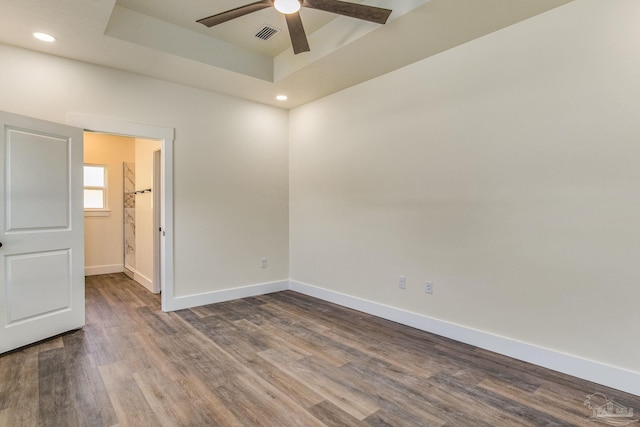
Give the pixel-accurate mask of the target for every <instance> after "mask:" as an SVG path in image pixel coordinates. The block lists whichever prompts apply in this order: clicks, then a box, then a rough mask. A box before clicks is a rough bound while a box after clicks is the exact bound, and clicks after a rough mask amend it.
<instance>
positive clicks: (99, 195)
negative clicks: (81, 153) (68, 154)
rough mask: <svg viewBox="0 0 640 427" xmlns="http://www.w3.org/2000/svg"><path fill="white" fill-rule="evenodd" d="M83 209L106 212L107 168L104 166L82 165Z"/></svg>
mask: <svg viewBox="0 0 640 427" xmlns="http://www.w3.org/2000/svg"><path fill="white" fill-rule="evenodd" d="M84 209H85V211H103V212H108V210H107V167H106V166H104V165H84Z"/></svg>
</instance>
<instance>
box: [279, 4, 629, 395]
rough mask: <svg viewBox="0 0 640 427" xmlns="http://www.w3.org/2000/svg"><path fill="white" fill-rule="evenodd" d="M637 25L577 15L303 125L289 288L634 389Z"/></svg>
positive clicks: (322, 110) (508, 32) (308, 116)
mask: <svg viewBox="0 0 640 427" xmlns="http://www.w3.org/2000/svg"><path fill="white" fill-rule="evenodd" d="M639 22H640V2H638V1H637V0H611V1H602V0H577V1H575V2H572V3H570V4H568V5H566V6H563V7H560V8H558V9H555V10H553V11H550V12H548V13H546V14H543V15H540V16H537V17H535V18H533V19H530V20H528V21H525V22H523V23H521V24H518V25H515V26H512V27H509V28H506V29H504V30H501V31H498V32H496V33H493V34H491V35H488V36H486V37H484V38H482V39H479V40H476V41H474V42H471V43H468V44H466V45H463V46H460V47H458V48H455V49H453V50H450V51H447V52H444V53H442V54H440V55H437V56H435V57H432V58H430V59H427V60H424V61H421V62H419V63H416V64H414V65H412V66H409V67H406V68H404V69H401V70H399V71H396V72H393V73H391V74H388V75H386V76H382V77H380V78H377V79H375V80H372V81H369V82H366V83H364V84H361V85H359V86H357V87H353V88H351V89H347V90H345V91H342V92H340V93H337V94H334V95H332V96H329V97H327V98H324V99H322V100H319V101H316V102H313V103H310V104H308V105H306V106H303V107H300V108H298V109H295V110H293V111H292V112H291V119H290V120H291V122H290V144H291V148H290V182H291V185H290V254H291V255H290V256H291V258H290V264H291V272H290V277H291V279H292V280H294V281H298V282H302V283H307V284H310V285H313V286H316V287H320V288H323V289H325V290H329V291H331V292H335V293H340V294H343V295H347V296H353V297H357V298H360V299H366V300H369V301H372V302H375V303H378V304H383V305H388V306H392V307H395V308H399V309H402V310H406V311H408V312H413V313H418V314H422V315H426V316H430V317H433V318H436V319H441V320H445V321H447V322H450V323H452V324H457V325H462V326H465V327H468V328H470V329H472V330H480V331H486V332H488V333H490V334H494V335H497V336H502V337H506V338H509V339H511V340H512V341H514V342H524V343H530V344H533V345H535V346H537V347H540V348H543V349H550V350H553V351H555V352H557V353H558V354H560V353H567V354H570V355H574V356H577V357H579V358H585V359H589V360H592V361H596V362H600V363H602V364H603V365H611V366H614V367H618V368H623V369H628V370H631V371H635V372H636V373H640V358H639V357H638V355H639V354H640V340H638V339H636V337H635V331H636V329H637V327H638V325H639V324H640V310H638V301H639V300H640V286H639V279H640V262H638V260H639V259H640V215H639V212H640V167H639V166H638V165H639V161H640V143H639V142H640V126H638V122H639V119H640V116H639V114H640V84H639V76H640V74H639V73H638V70H640V49H639V47H638V46H639V43H640V25H638V23H639ZM399 275H405V276H406V277H407V289H406V290H400V289H398V276H399ZM427 280H430V281H433V283H434V293H433V295H427V294H425V292H424V282H425V281H427ZM635 387H636V390H637V384H636V386H635Z"/></svg>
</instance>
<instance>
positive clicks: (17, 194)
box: [5, 127, 71, 232]
mask: <svg viewBox="0 0 640 427" xmlns="http://www.w3.org/2000/svg"><path fill="white" fill-rule="evenodd" d="M5 144H6V149H5V152H6V159H5V165H7V169H8V170H7V174H6V177H7V182H6V194H7V195H8V196H10V197H7V198H5V202H6V203H7V209H6V212H7V232H12V231H19V230H34V229H36V230H41V229H45V228H49V229H51V228H69V223H70V218H69V216H70V215H69V214H70V200H69V196H70V191H69V184H70V183H69V178H70V177H69V170H70V169H69V154H70V153H69V151H70V148H71V147H70V145H71V141H69V140H68V139H66V138H61V137H57V136H52V135H43V134H37V133H33V132H27V131H23V130H19V129H12V128H10V127H8V128H7V131H6V142H5ZM12 165H13V166H12ZM54 165H55V167H53V166H54ZM25 166H26V167H25Z"/></svg>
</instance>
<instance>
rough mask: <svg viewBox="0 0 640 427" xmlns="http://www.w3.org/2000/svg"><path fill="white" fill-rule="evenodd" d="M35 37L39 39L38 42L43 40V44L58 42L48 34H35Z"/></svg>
mask: <svg viewBox="0 0 640 427" xmlns="http://www.w3.org/2000/svg"><path fill="white" fill-rule="evenodd" d="M33 37H35V38H37V39H38V40H42V41H43V42H49V43H51V42H54V41H56V38H55V37H53V36H52V35H51V34H46V33H33Z"/></svg>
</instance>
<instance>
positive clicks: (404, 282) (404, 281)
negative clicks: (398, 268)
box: [398, 276, 407, 289]
mask: <svg viewBox="0 0 640 427" xmlns="http://www.w3.org/2000/svg"><path fill="white" fill-rule="evenodd" d="M398 287H399V288H400V289H405V288H406V287H407V278H406V277H404V276H400V277H399V278H398Z"/></svg>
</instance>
